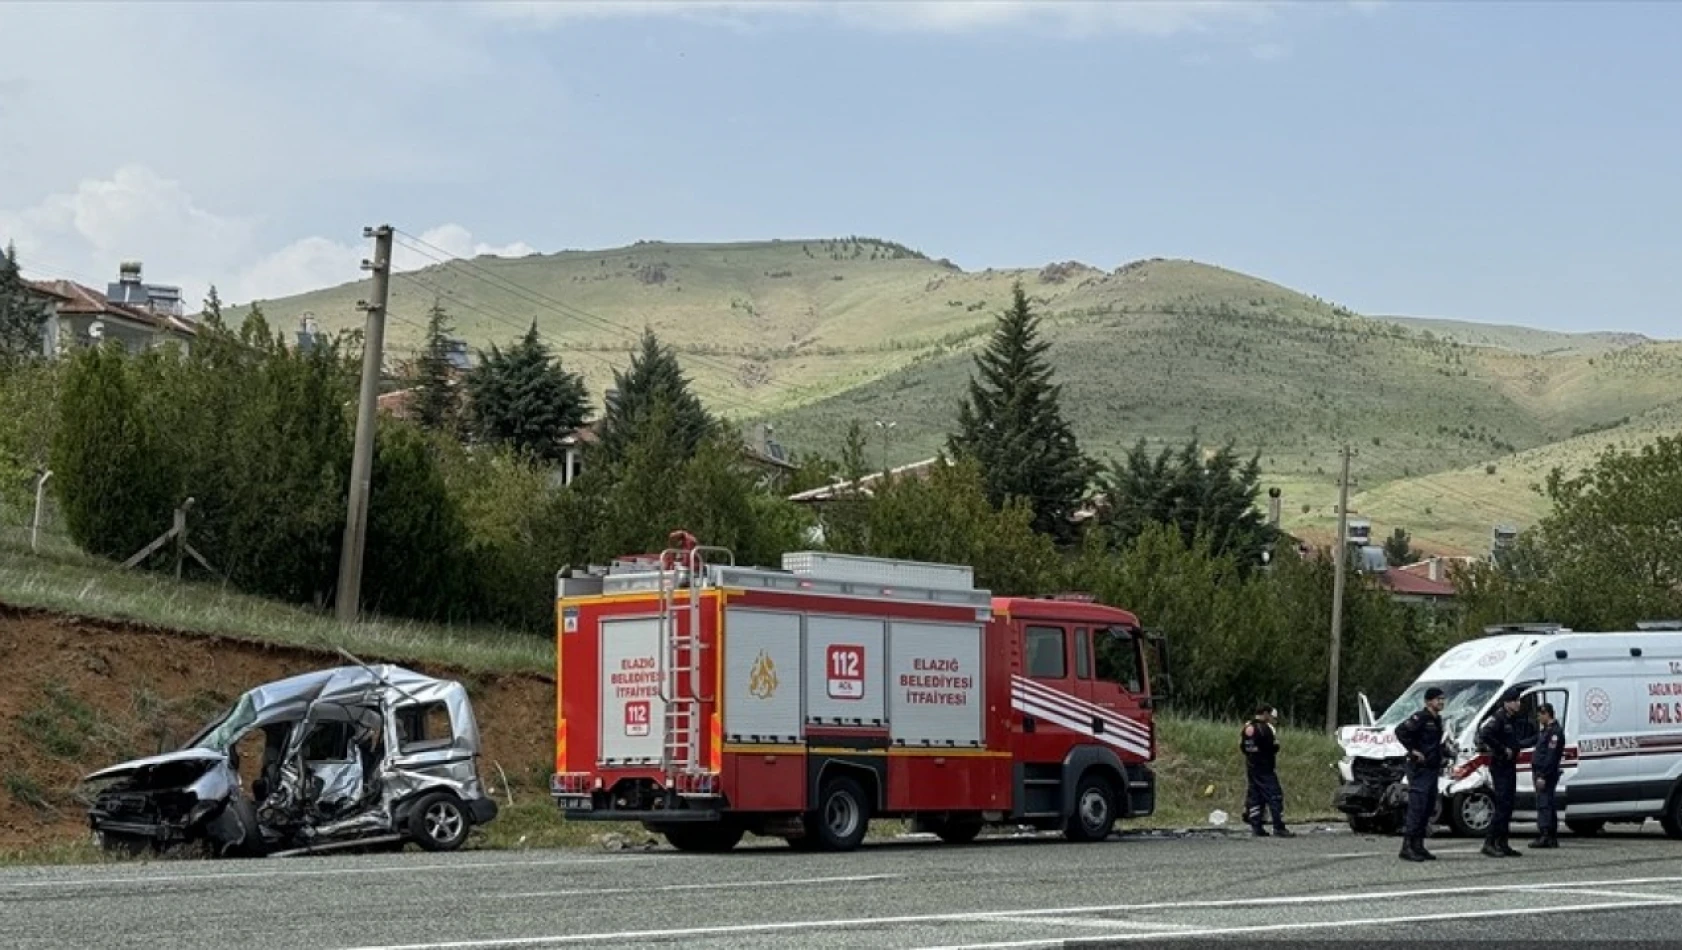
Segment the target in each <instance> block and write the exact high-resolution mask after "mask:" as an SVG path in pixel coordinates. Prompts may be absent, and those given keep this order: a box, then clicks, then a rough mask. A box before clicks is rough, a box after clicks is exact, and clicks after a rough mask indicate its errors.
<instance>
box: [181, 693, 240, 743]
mask: <svg viewBox="0 0 1682 950" xmlns="http://www.w3.org/2000/svg"><path fill="white" fill-rule="evenodd" d="M256 721H257V703H256V701H255V700H253V699H252V698H251V694H250V693H246V694H245V695H244V696H241V697H240V700H239V702H238V703H237V704H235V706H234V708H233V709H232V710H230V711H229V712H228V715H227V716H225V717H223V719H222V721H221V722H219V723H217V724H216V725H215V726H213V727H211V728H210V729H208V730H206V731H204V732H202V733H200V734H199V737H198V738H197V739H196V740H194V741H192V742H190V743H188V744H187V748H189V749H210V750H212V751H215V752H226V751H228V747H229V746H231V745H233V743H234V740H235V739H237V738H239V734H240V733H242V732H244V731H245V730H246V729H247V728H248V727H249V726H250V725H251V724H252V723H253V722H256Z"/></svg>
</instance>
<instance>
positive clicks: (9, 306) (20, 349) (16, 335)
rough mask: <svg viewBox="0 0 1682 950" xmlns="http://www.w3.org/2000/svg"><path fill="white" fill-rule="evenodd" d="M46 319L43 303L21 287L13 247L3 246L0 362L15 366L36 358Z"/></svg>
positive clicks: (19, 272)
mask: <svg viewBox="0 0 1682 950" xmlns="http://www.w3.org/2000/svg"><path fill="white" fill-rule="evenodd" d="M46 319H47V307H46V303H45V302H44V301H42V300H41V299H40V298H39V297H38V296H36V295H35V294H34V293H33V292H32V291H31V290H30V289H29V287H28V286H27V285H25V284H24V282H23V272H22V269H21V268H20V267H19V266H18V252H17V248H16V247H15V246H13V245H11V244H7V245H6V250H5V252H4V253H0V362H3V363H4V364H5V365H8V366H15V365H17V364H19V363H24V362H29V361H31V360H33V359H35V358H36V357H39V356H40V355H41V325H42V324H43V323H45V322H46Z"/></svg>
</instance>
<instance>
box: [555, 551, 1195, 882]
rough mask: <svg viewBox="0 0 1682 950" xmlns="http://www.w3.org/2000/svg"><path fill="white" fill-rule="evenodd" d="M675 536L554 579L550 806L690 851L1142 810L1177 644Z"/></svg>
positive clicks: (1065, 821)
mask: <svg viewBox="0 0 1682 950" xmlns="http://www.w3.org/2000/svg"><path fill="white" fill-rule="evenodd" d="M674 539H675V542H674V546H673V547H672V548H670V549H668V550H666V551H664V552H662V553H661V554H659V555H657V556H639V557H630V558H621V559H619V560H616V561H615V562H614V563H613V564H612V565H611V566H609V567H607V568H606V569H602V570H594V571H591V572H588V573H585V574H583V575H582V576H569V572H564V571H563V572H562V575H561V576H560V577H558V578H557V610H556V612H557V620H558V623H557V627H558V631H557V634H556V636H557V644H556V646H557V649H556V664H557V669H556V684H557V699H556V706H557V709H556V723H555V774H554V776H553V778H552V780H551V792H552V794H553V796H554V798H555V801H556V804H557V805H558V807H559V808H560V809H561V810H562V812H563V814H564V815H565V816H566V817H567V818H568V819H569V820H575V821H585V820H595V821H638V822H641V823H643V825H644V826H645V827H646V828H648V829H649V830H650V831H653V832H655V833H658V834H662V835H664V836H665V837H666V839H667V840H668V841H669V842H670V843H671V844H672V845H673V846H674V847H676V848H678V849H680V850H686V851H721V850H728V849H730V848H733V847H735V846H736V844H737V843H738V842H739V841H740V840H741V839H742V836H743V835H744V834H746V833H749V832H751V833H753V834H756V835H761V836H768V837H782V838H785V839H787V840H788V841H789V842H790V844H791V845H793V846H794V847H796V848H802V849H806V848H814V849H822V850H836V851H844V850H851V849H853V848H856V847H858V845H859V844H860V843H861V842H862V841H863V839H864V836H865V833H866V829H867V826H868V824H869V822H870V820H871V819H873V818H886V819H911V820H912V822H913V824H914V826H916V827H918V828H920V829H921V830H925V831H930V832H933V833H934V834H936V835H938V836H939V837H940V838H942V839H944V840H946V841H950V842H962V841H969V840H971V839H973V838H974V837H975V836H976V835H977V834H978V833H979V832H980V831H981V829H982V828H983V827H984V826H985V825H989V824H1007V825H1027V826H1033V827H1035V828H1039V829H1043V830H1061V831H1062V832H1063V833H1064V834H1065V835H1066V836H1067V837H1069V838H1071V839H1073V840H1077V841H1095V840H1101V839H1103V838H1105V837H1108V836H1109V834H1110V832H1111V830H1112V829H1113V827H1114V824H1115V822H1116V821H1117V820H1118V819H1121V818H1134V817H1140V816H1144V815H1149V814H1151V812H1152V811H1153V809H1154V807H1155V776H1154V774H1153V772H1152V770H1151V766H1150V763H1151V762H1153V761H1154V759H1155V756H1156V730H1155V727H1154V725H1153V723H1152V705H1153V703H1152V700H1153V693H1152V675H1153V669H1152V667H1153V665H1156V666H1157V667H1158V669H1157V670H1156V671H1155V673H1156V675H1157V676H1158V678H1161V677H1162V675H1163V674H1162V670H1161V667H1162V666H1165V661H1166V653H1165V651H1164V650H1163V643H1162V641H1161V639H1160V638H1158V637H1154V636H1151V635H1148V634H1146V633H1145V632H1144V631H1143V630H1141V628H1140V626H1139V623H1138V620H1137V618H1135V617H1134V615H1133V614H1131V613H1129V612H1127V611H1125V610H1118V609H1115V608H1111V607H1105V606H1101V605H1098V604H1095V603H1090V602H1082V601H1078V600H1069V599H1040V598H1017V597H993V596H992V595H991V594H990V593H989V592H988V591H986V590H982V589H978V588H976V587H975V584H974V580H973V576H972V572H971V570H970V569H969V568H968V567H965V566H960V565H950V564H930V563H923V562H914V561H900V560H889V559H881V558H866V557H854V556H845V555H836V554H828V553H813V552H798V553H791V554H787V555H785V556H784V557H783V563H782V567H781V569H770V568H758V567H742V566H737V565H735V564H734V558H733V557H732V555H731V553H730V552H729V551H727V550H724V549H720V548H712V547H706V546H700V545H696V544H695V543H694V540H693V539H692V538H690V537H689V536H688V535H686V534H683V533H681V532H680V533H678V534H677V535H674ZM1153 661H1162V662H1155V663H1153Z"/></svg>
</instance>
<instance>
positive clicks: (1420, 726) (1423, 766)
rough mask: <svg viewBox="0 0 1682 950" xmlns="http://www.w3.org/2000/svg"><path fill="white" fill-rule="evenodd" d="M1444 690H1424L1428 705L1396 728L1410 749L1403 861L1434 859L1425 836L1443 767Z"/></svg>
mask: <svg viewBox="0 0 1682 950" xmlns="http://www.w3.org/2000/svg"><path fill="white" fill-rule="evenodd" d="M1443 704H1444V700H1443V691H1442V690H1441V689H1438V688H1437V687H1435V686H1432V687H1430V688H1429V689H1427V690H1425V708H1424V709H1421V710H1419V711H1418V712H1416V713H1414V714H1413V715H1411V716H1409V717H1407V719H1405V720H1403V721H1402V724H1401V725H1399V726H1397V727H1396V741H1397V742H1400V743H1401V744H1402V748H1404V749H1406V750H1408V761H1407V779H1408V813H1407V821H1406V822H1405V823H1404V824H1403V826H1402V853H1401V858H1402V860H1403V861H1435V860H1437V856H1436V855H1434V854H1432V853H1431V852H1429V851H1427V850H1425V835H1426V833H1427V830H1428V829H1427V826H1428V825H1429V824H1430V821H1431V816H1432V815H1433V814H1435V813H1436V810H1437V808H1436V805H1437V778H1438V776H1440V775H1441V774H1442V770H1443V716H1442V713H1443Z"/></svg>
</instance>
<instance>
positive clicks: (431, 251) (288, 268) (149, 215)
mask: <svg viewBox="0 0 1682 950" xmlns="http://www.w3.org/2000/svg"><path fill="white" fill-rule="evenodd" d="M258 224H259V222H257V221H254V220H248V219H243V218H237V217H228V216H223V215H219V214H216V213H214V212H212V211H210V210H207V209H205V208H203V207H200V206H199V205H198V204H197V202H195V201H194V199H193V196H192V195H190V194H189V193H188V192H187V191H186V189H185V188H183V187H182V185H181V183H180V182H177V181H173V180H171V179H167V178H164V177H162V176H160V175H158V174H157V173H156V172H154V171H153V170H151V169H150V168H147V167H146V166H143V165H128V166H124V167H122V168H120V169H118V170H117V171H116V173H114V174H113V175H112V176H111V177H110V178H106V179H90V180H86V181H83V182H81V183H80V184H79V185H77V187H76V189H75V190H74V191H72V192H69V193H65V194H55V195H50V196H48V197H47V198H45V199H43V200H42V201H41V202H39V203H38V204H36V205H34V206H31V207H28V208H22V209H18V210H9V209H0V241H4V240H8V239H9V240H13V241H15V242H16V243H17V248H18V257H19V259H20V261H21V262H22V264H23V266H24V271H25V273H26V274H27V275H28V276H30V277H34V278H53V277H65V278H70V279H73V280H77V281H80V282H82V283H84V284H87V285H89V286H92V287H93V288H94V289H96V290H103V289H104V286H105V284H106V283H107V282H109V281H110V280H112V279H114V278H115V277H116V273H117V264H118V263H119V262H120V261H124V260H139V261H141V262H142V263H143V265H144V274H145V277H146V279H147V280H148V281H151V282H155V283H162V284H176V285H179V286H180V287H181V291H182V296H183V297H184V299H185V300H186V301H187V303H188V308H189V309H190V310H191V309H196V307H197V305H198V303H199V301H201V300H202V299H203V298H204V295H205V293H206V292H207V291H208V290H209V287H210V285H211V284H213V283H214V284H215V285H216V287H217V292H218V293H219V294H220V295H221V297H222V299H223V300H224V301H225V302H227V303H230V304H232V303H243V302H247V301H250V300H272V299H275V298H277V297H285V296H289V295H291V294H296V293H302V292H304V291H308V290H315V289H319V288H322V287H329V286H334V285H337V284H342V283H345V282H348V281H353V280H357V279H359V278H360V277H361V275H362V270H361V262H362V261H363V260H364V259H365V258H367V257H368V256H369V255H370V253H371V251H372V245H371V243H370V242H362V243H349V242H344V241H336V240H333V239H331V238H326V237H319V236H312V237H306V238H303V239H300V240H296V241H293V242H291V243H290V244H287V245H285V246H283V247H281V248H280V249H279V250H274V251H269V252H266V253H265V252H264V251H263V249H262V248H261V246H260V243H259V241H258V240H257V238H256V232H257V228H258ZM416 236H417V237H418V238H419V239H420V241H422V242H424V245H423V247H424V252H416V251H412V250H409V249H407V248H404V247H403V246H402V242H401V241H399V242H398V244H397V247H396V249H395V251H394V254H393V261H392V267H393V269H394V270H398V271H413V270H419V269H421V268H424V267H430V266H432V265H434V264H436V263H438V259H439V258H458V257H475V256H479V255H482V254H491V255H497V256H503V257H523V256H525V255H527V254H533V253H536V251H535V249H533V248H532V247H531V246H530V245H528V244H526V243H524V242H520V241H516V242H514V243H511V244H505V245H494V244H489V243H487V242H484V241H480V240H477V239H476V238H475V237H474V235H473V233H472V232H471V231H469V230H468V229H467V228H465V227H463V226H461V225H459V224H454V223H451V224H444V225H440V226H438V227H434V228H429V229H427V230H424V231H419V232H417V234H416ZM427 245H430V246H427Z"/></svg>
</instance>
